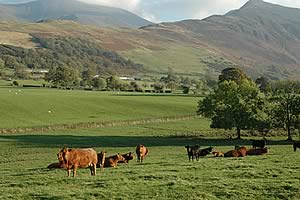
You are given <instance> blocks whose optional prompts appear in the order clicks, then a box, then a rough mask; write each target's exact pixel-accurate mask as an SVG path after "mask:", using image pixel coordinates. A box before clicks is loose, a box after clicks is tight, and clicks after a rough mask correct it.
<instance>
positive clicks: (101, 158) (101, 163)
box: [97, 151, 106, 169]
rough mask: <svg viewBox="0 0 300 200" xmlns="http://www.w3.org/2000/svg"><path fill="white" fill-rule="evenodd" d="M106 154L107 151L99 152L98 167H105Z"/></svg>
mask: <svg viewBox="0 0 300 200" xmlns="http://www.w3.org/2000/svg"><path fill="white" fill-rule="evenodd" d="M105 155H106V151H101V152H100V153H98V154H97V158H98V163H97V167H98V168H99V167H101V168H102V169H103V167H104V162H105Z"/></svg>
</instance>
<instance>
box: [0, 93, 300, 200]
mask: <svg viewBox="0 0 300 200" xmlns="http://www.w3.org/2000/svg"><path fill="white" fill-rule="evenodd" d="M9 90H10V91H9ZM16 93H17V94H16ZM198 100H199V98H196V97H183V96H172V95H171V96H159V95H151V96H143V95H142V96H140V95H128V93H127V94H125V93H120V94H118V93H101V92H84V91H63V90H49V89H48V90H46V89H26V90H20V91H19V89H12V88H1V89H0V104H1V110H0V127H1V128H15V127H16V126H18V127H32V126H44V125H50V126H51V125H55V124H60V123H77V122H90V121H94V120H95V121H99V120H100V121H119V120H121V121H123V120H125V121H126V120H142V119H145V118H152V119H160V118H161V117H164V116H168V117H171V116H179V117H180V116H184V115H189V114H190V115H192V114H193V113H194V112H195V109H196V104H197V101H198ZM50 109H51V111H52V112H51V113H48V111H49V110H50ZM89 116H94V117H89ZM209 124H210V121H209V120H207V119H203V118H187V119H180V118H178V119H176V120H174V121H164V120H157V121H156V122H155V123H154V122H152V123H149V122H145V123H140V124H134V123H132V124H131V123H128V124H123V125H122V126H119V125H118V124H115V125H114V126H104V127H101V128H90V129H79V128H77V129H69V130H60V131H51V132H32V133H26V134H25V133H24V134H20V133H19V134H0V155H1V162H0V199H1V200H2V199H52V200H53V199H177V198H181V199H212V200H213V199H224V200H225V199H233V200H236V199H249V200H250V199H251V200H252V199H300V166H299V162H300V155H299V152H293V150H292V146H291V145H290V144H288V143H287V142H286V141H284V139H286V138H268V147H269V148H270V153H269V154H267V155H264V156H257V157H245V158H213V157H212V156H211V155H210V156H208V157H205V158H202V159H201V160H200V161H195V162H189V161H188V158H187V155H186V150H185V149H184V146H185V145H187V144H200V145H201V147H203V148H204V147H207V146H214V147H215V150H219V151H224V152H225V151H228V150H231V149H232V148H233V147H234V146H235V145H246V146H247V147H250V141H249V138H245V139H244V140H229V139H225V138H226V137H228V135H227V134H228V133H227V132H224V131H219V132H217V131H212V130H210V128H209ZM229 134H230V133H229ZM295 139H298V138H295ZM138 144H144V145H146V146H147V147H148V148H149V150H150V154H149V156H148V157H146V159H145V162H144V163H142V164H140V163H137V162H136V160H133V161H131V162H130V163H129V164H123V165H119V166H118V167H117V168H116V169H104V171H101V170H98V174H97V176H96V177H91V176H90V175H89V170H88V169H80V170H78V172H77V177H76V178H67V177H66V171H65V170H61V169H56V170H48V169H47V168H46V167H47V165H48V164H51V163H54V162H57V157H56V154H57V153H58V151H59V150H60V149H61V148H62V147H63V146H64V145H67V146H68V147H71V148H81V147H82V148H84V147H92V148H95V149H96V150H97V151H98V152H100V151H102V150H105V151H107V153H108V155H114V154H116V153H127V152H129V151H131V152H134V151H135V146H136V145H138Z"/></svg>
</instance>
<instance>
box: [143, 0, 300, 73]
mask: <svg viewBox="0 0 300 200" xmlns="http://www.w3.org/2000/svg"><path fill="white" fill-rule="evenodd" d="M143 29H144V30H148V31H151V32H154V33H156V34H162V35H167V37H168V38H173V39H176V40H178V39H179V37H182V38H183V37H184V38H185V40H187V38H189V39H188V40H190V41H193V42H194V43H199V44H202V45H206V46H208V48H212V49H213V50H214V51H218V52H220V53H221V54H222V55H223V56H224V57H225V58H227V59H228V60H230V61H231V62H233V63H235V64H237V65H239V66H240V67H242V68H244V69H245V70H246V71H247V72H248V73H250V74H253V75H254V76H256V75H258V74H265V75H269V76H271V77H272V76H275V77H274V78H276V76H277V77H278V76H279V77H281V78H286V77H291V76H294V75H295V72H297V73H298V74H299V73H300V67H299V66H300V10H299V9H296V8H288V7H283V6H279V5H275V4H271V3H266V2H264V1H262V0H250V1H248V2H247V3H246V4H245V5H244V6H243V7H241V8H240V9H238V10H234V11H230V12H229V13H227V14H225V15H219V16H217V15H215V16H211V17H208V18H206V19H203V20H184V21H180V22H175V23H163V24H159V25H151V26H147V27H143ZM180 33H184V35H182V34H180ZM219 70H220V69H219ZM273 73H275V75H274V74H273Z"/></svg>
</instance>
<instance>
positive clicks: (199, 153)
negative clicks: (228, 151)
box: [198, 147, 213, 157]
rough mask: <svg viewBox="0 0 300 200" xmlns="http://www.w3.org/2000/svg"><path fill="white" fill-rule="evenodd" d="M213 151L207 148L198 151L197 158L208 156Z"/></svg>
mask: <svg viewBox="0 0 300 200" xmlns="http://www.w3.org/2000/svg"><path fill="white" fill-rule="evenodd" d="M212 150H213V147H208V148H205V149H200V150H199V151H198V157H199V156H207V155H208V154H210V152H212Z"/></svg>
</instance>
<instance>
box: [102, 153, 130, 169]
mask: <svg viewBox="0 0 300 200" xmlns="http://www.w3.org/2000/svg"><path fill="white" fill-rule="evenodd" d="M124 160H125V158H124V157H123V156H122V155H121V154H119V153H118V154H117V155H114V156H110V157H107V158H105V161H104V167H114V168H115V167H117V165H118V162H119V161H124Z"/></svg>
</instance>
